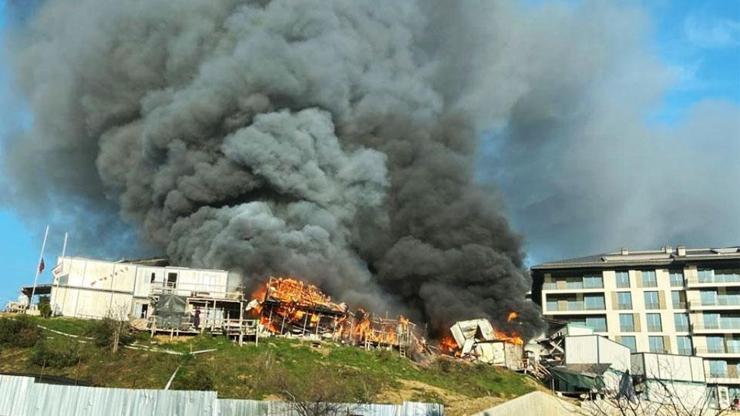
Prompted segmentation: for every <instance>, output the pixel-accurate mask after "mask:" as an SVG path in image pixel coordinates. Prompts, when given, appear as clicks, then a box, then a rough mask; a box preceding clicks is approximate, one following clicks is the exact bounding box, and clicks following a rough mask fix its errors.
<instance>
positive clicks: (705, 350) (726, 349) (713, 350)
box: [694, 345, 740, 354]
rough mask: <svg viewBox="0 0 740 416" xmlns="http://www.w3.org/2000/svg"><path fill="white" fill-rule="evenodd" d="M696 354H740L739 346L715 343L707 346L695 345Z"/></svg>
mask: <svg viewBox="0 0 740 416" xmlns="http://www.w3.org/2000/svg"><path fill="white" fill-rule="evenodd" d="M694 350H695V351H696V353H697V354H740V346H733V345H715V346H709V347H695V348H694Z"/></svg>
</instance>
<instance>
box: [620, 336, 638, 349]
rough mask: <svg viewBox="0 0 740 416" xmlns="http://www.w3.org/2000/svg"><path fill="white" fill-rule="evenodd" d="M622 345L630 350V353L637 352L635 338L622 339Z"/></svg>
mask: <svg viewBox="0 0 740 416" xmlns="http://www.w3.org/2000/svg"><path fill="white" fill-rule="evenodd" d="M620 344H622V345H624V346H625V347H627V348H629V349H630V352H637V339H636V338H635V337H634V336H631V335H630V336H625V337H621V341H620Z"/></svg>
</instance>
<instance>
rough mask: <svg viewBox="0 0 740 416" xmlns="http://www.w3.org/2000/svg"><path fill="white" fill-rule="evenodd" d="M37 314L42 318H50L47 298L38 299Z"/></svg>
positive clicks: (49, 303) (49, 306) (49, 302)
mask: <svg viewBox="0 0 740 416" xmlns="http://www.w3.org/2000/svg"><path fill="white" fill-rule="evenodd" d="M39 314H40V315H41V317H42V318H51V301H50V300H49V297H48V296H42V297H41V299H39Z"/></svg>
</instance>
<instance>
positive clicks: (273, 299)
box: [252, 277, 413, 345]
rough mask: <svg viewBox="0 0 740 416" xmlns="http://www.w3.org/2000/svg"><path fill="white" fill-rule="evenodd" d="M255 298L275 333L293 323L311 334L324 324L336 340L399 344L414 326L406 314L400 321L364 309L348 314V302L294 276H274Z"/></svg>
mask: <svg viewBox="0 0 740 416" xmlns="http://www.w3.org/2000/svg"><path fill="white" fill-rule="evenodd" d="M252 297H253V299H254V300H256V301H257V302H258V303H259V306H257V307H255V308H253V309H252V310H253V311H254V313H255V314H256V315H258V316H259V317H260V321H261V322H262V324H263V325H264V326H265V327H266V328H267V329H268V330H269V331H270V332H272V333H275V334H280V333H281V332H283V331H287V330H288V329H289V328H290V327H291V326H292V328H293V329H292V330H293V331H294V330H295V327H300V328H302V329H303V330H304V332H307V333H309V334H310V333H318V330H319V328H322V327H323V328H324V330H329V331H332V333H333V335H332V336H333V337H335V339H346V340H349V341H351V342H352V343H359V342H363V343H364V342H370V343H374V344H386V345H398V344H399V335H400V334H408V332H409V328H410V326H411V325H413V324H411V323H410V322H409V320H408V319H407V318H405V317H403V316H400V317H399V319H398V320H397V321H396V320H392V319H382V318H374V317H373V316H372V315H371V314H370V313H368V312H366V311H365V310H363V309H361V308H360V309H358V311H357V313H356V314H354V315H352V314H349V313H348V312H347V307H346V305H344V304H336V303H333V302H332V300H331V297H330V296H328V295H326V294H324V293H323V292H322V291H321V290H320V289H319V288H317V287H316V286H314V285H311V284H307V283H304V282H302V281H300V280H298V279H295V278H292V277H278V278H276V277H271V278H270V279H269V280H268V281H267V282H266V283H265V284H263V285H262V286H261V287H259V288H257V290H255V291H254V292H253V294H252ZM322 318H324V319H323V321H322ZM322 322H323V325H322ZM404 339H405V340H406V339H408V338H404ZM405 342H408V341H405Z"/></svg>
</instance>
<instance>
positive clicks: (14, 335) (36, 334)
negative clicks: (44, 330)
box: [0, 315, 41, 347]
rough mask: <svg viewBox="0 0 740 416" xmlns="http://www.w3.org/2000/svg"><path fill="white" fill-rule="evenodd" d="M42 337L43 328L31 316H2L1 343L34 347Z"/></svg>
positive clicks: (0, 320)
mask: <svg viewBox="0 0 740 416" xmlns="http://www.w3.org/2000/svg"><path fill="white" fill-rule="evenodd" d="M40 339H41V329H39V327H37V326H36V324H35V323H34V322H33V320H31V318H29V317H27V316H25V315H20V316H18V317H16V318H0V345H8V346H13V347H32V346H33V345H34V344H36V342H38V341H39V340H40Z"/></svg>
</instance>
